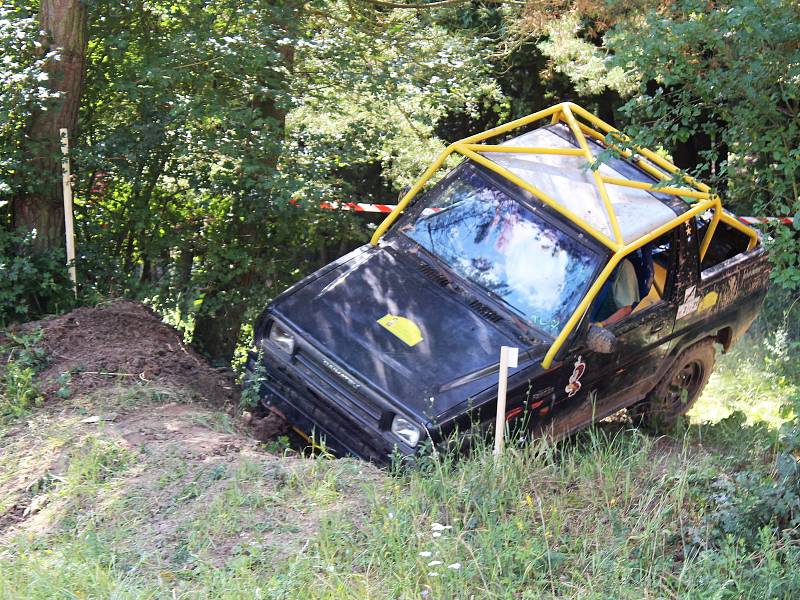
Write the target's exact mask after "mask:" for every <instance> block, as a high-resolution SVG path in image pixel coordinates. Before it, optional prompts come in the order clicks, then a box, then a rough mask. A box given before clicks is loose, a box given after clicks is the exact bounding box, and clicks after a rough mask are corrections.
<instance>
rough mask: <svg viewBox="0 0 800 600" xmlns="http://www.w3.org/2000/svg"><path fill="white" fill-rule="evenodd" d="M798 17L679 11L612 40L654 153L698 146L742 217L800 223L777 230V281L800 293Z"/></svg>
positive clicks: (703, 7)
mask: <svg viewBox="0 0 800 600" xmlns="http://www.w3.org/2000/svg"><path fill="white" fill-rule="evenodd" d="M798 37H800V10H799V9H798V5H797V3H796V2H790V1H787V0H755V1H753V0H734V1H732V2H728V3H726V4H725V6H724V8H721V7H720V8H715V7H709V5H708V4H707V3H703V2H697V1H695V0H681V1H680V2H675V3H672V4H671V5H670V6H669V7H668V8H665V10H663V11H660V12H658V13H655V12H653V13H650V14H648V15H646V16H645V18H643V19H641V20H628V21H626V22H624V23H623V24H620V25H618V26H617V27H616V28H615V29H614V30H613V31H612V32H610V33H609V34H608V35H607V36H606V45H607V46H608V48H610V49H611V50H612V51H613V53H614V64H616V65H618V66H619V67H621V68H624V69H625V70H627V71H629V72H631V74H632V75H634V76H635V77H636V78H637V79H638V81H639V83H640V89H639V93H638V94H637V95H635V96H634V97H633V98H632V99H631V100H630V101H629V102H628V103H627V104H626V105H625V106H624V107H623V109H622V110H623V111H624V112H626V113H627V114H628V115H629V117H630V118H631V119H632V120H633V121H634V122H635V123H636V124H638V125H640V126H639V127H635V128H634V131H635V132H636V136H637V139H639V140H641V141H643V142H644V143H646V144H648V145H653V146H659V145H661V146H665V147H667V148H671V147H673V146H674V145H675V144H685V143H690V144H698V143H699V142H701V140H705V141H706V142H707V144H706V145H705V149H703V145H704V143H699V146H698V147H699V148H700V152H699V164H698V166H697V168H696V169H694V174H695V175H698V176H699V177H701V178H703V179H705V180H707V181H711V182H712V183H713V184H714V185H715V186H716V188H717V189H718V190H720V191H721V193H722V195H723V196H724V198H725V200H726V202H727V203H728V204H729V205H730V206H731V207H732V208H734V209H736V210H738V211H741V212H747V213H750V214H756V215H767V216H780V217H785V216H788V217H792V218H794V223H795V227H794V231H793V230H792V229H790V228H786V227H780V228H777V229H776V230H775V231H774V232H773V237H772V243H771V247H772V253H771V254H772V257H773V261H774V264H775V265H776V267H777V268H776V269H775V272H774V278H775V281H776V282H777V283H778V284H780V285H781V286H783V287H785V288H787V289H795V290H796V289H799V288H800V264H798V259H797V257H798V251H799V250H800V246H799V245H798V237H797V233H796V231H797V230H798V229H800V66H799V65H800V47H799V46H798V45H797V43H796V42H797V39H798Z"/></svg>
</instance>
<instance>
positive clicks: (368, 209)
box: [319, 202, 441, 215]
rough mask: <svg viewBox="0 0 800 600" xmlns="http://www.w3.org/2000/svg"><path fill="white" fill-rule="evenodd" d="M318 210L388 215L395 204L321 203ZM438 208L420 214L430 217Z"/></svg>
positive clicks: (395, 206)
mask: <svg viewBox="0 0 800 600" xmlns="http://www.w3.org/2000/svg"><path fill="white" fill-rule="evenodd" d="M319 207H320V208H324V209H327V210H348V211H352V212H357V213H387V214H388V213H390V212H392V211H393V210H394V209H395V208H397V204H366V203H364V202H322V203H320V205H319ZM440 210H441V209H440V208H426V209H425V210H423V211H422V214H425V215H430V214H433V213H437V212H439V211H440Z"/></svg>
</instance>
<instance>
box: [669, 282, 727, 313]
mask: <svg viewBox="0 0 800 600" xmlns="http://www.w3.org/2000/svg"><path fill="white" fill-rule="evenodd" d="M717 300H719V294H718V293H717V292H714V291H711V292H708V293H707V294H706V295H705V296H703V297H702V298H701V297H700V295H699V294H698V293H697V287H696V286H694V285H693V286H691V287H689V288H688V289H687V290H686V292H685V293H684V295H683V302H682V303H681V305H680V306H679V307H678V314H677V315H676V316H675V318H676V319H682V318H683V317H685V316H687V315H691V314H693V313H696V312H703V311H704V310H708V309H710V308H711V307H713V306H715V305H716V304H717Z"/></svg>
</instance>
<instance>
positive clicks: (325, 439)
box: [247, 349, 416, 465]
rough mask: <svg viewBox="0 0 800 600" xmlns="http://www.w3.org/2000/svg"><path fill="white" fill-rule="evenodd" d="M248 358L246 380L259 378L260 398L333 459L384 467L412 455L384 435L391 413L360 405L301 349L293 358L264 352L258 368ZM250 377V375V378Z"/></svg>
mask: <svg viewBox="0 0 800 600" xmlns="http://www.w3.org/2000/svg"><path fill="white" fill-rule="evenodd" d="M258 360H259V358H258V357H257V356H254V355H251V356H250V359H249V361H248V367H247V369H248V371H249V373H250V374H253V373H255V372H258V373H259V375H260V377H259V379H260V380H261V381H260V382H259V383H260V385H259V396H260V398H261V402H262V403H263V404H264V405H265V406H266V407H268V408H269V407H274V408H276V409H277V410H278V411H279V412H280V413H282V414H283V415H284V416H285V418H286V419H287V420H288V421H289V423H290V424H291V425H292V426H293V427H295V428H296V429H297V430H298V431H299V432H300V433H302V434H303V435H304V436H306V437H308V438H311V439H312V440H313V441H314V443H315V444H318V445H320V446H322V447H324V448H325V449H326V450H328V451H329V452H331V453H332V454H334V455H336V456H347V455H352V456H356V457H358V458H361V459H363V460H367V461H370V462H374V463H377V464H384V465H385V464H389V463H390V462H391V460H392V457H393V456H394V455H397V454H399V455H401V456H403V455H404V456H411V455H413V454H415V453H416V449H415V448H411V447H409V446H407V445H405V444H403V443H402V442H401V441H399V440H398V439H397V438H396V436H395V435H394V434H392V433H391V431H389V428H390V426H391V420H392V418H393V416H394V413H393V412H391V411H390V410H386V409H383V408H381V407H378V406H377V405H376V404H373V403H370V402H367V401H365V400H364V399H363V398H359V397H357V396H356V395H355V394H354V393H351V392H350V390H349V389H345V388H344V386H343V385H342V384H340V382H339V381H338V379H334V378H333V377H332V376H329V375H328V373H326V370H325V368H324V367H323V366H322V364H321V363H320V362H318V361H316V360H314V359H313V358H312V357H311V356H310V352H309V349H300V350H298V352H297V353H296V354H295V356H293V357H291V358H290V357H288V356H286V355H284V356H281V355H280V354H279V353H278V352H275V351H272V350H271V349H269V350H267V349H265V350H264V351H263V352H262V355H261V358H260V360H261V367H260V368H259V369H255V368H254V366H255V363H256V361H258ZM251 376H252V375H251Z"/></svg>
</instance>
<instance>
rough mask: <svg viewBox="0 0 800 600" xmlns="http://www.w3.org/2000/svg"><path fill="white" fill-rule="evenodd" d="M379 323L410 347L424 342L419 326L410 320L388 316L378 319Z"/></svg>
mask: <svg viewBox="0 0 800 600" xmlns="http://www.w3.org/2000/svg"><path fill="white" fill-rule="evenodd" d="M378 323H380V324H381V325H382V326H383V327H384V328H386V329H388V330H389V332H390V333H392V334H394V335H395V336H397V337H399V338H400V339H401V340H403V341H404V342H405V343H406V344H408V345H409V346H416V345H417V344H419V343H420V342H421V341H422V332H421V331H420V330H419V327H417V324H416V323H414V321H412V320H410V319H406V318H405V317H398V316H395V315H392V314H388V315H386V316H383V317H381V318H380V319H378Z"/></svg>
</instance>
